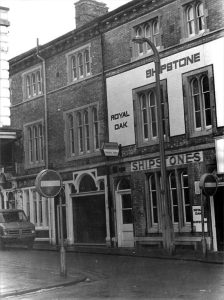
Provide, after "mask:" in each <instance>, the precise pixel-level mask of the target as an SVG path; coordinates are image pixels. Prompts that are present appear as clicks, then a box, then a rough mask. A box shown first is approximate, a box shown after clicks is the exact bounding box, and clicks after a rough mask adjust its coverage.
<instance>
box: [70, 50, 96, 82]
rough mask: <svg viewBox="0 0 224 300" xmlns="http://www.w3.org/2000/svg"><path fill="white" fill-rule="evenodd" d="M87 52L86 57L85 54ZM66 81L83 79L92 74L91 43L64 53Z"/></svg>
mask: <svg viewBox="0 0 224 300" xmlns="http://www.w3.org/2000/svg"><path fill="white" fill-rule="evenodd" d="M87 53H88V57H87V56H86V54H87ZM66 60H67V74H68V83H74V82H78V81H80V80H84V79H86V78H88V77H89V76H91V75H92V71H91V63H92V60H91V44H87V45H85V46H83V47H80V48H77V49H75V50H73V51H71V52H69V53H67V54H66Z"/></svg>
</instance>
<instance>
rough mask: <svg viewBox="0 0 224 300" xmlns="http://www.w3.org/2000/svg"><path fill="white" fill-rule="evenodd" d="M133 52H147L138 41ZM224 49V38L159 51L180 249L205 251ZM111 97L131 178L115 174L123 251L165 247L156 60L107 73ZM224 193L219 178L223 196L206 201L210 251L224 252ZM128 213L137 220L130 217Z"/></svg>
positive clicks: (115, 132) (114, 130) (114, 132)
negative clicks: (205, 187) (206, 188)
mask: <svg viewBox="0 0 224 300" xmlns="http://www.w3.org/2000/svg"><path fill="white" fill-rule="evenodd" d="M214 49H216V51H214ZM132 50H133V53H134V55H138V54H139V51H141V49H140V48H139V45H137V44H136V45H133V49H132ZM223 51H224V39H223V37H221V38H219V39H210V40H208V41H205V40H204V41H203V44H202V43H201V41H198V43H195V44H193V45H191V44H189V45H187V44H186V45H185V47H183V45H181V46H177V47H176V48H175V49H172V50H170V49H169V50H163V51H161V52H160V57H161V69H160V88H161V99H160V100H161V104H162V114H163V120H162V123H163V124H162V126H163V130H164V141H165V157H166V172H167V173H166V174H167V185H168V195H169V200H167V201H169V204H168V206H169V212H170V217H171V220H172V223H173V230H174V245H175V246H176V247H178V246H192V247H194V249H199V246H200V245H201V235H202V222H201V195H200V194H201V189H200V187H199V182H200V178H201V176H202V175H203V174H204V173H213V174H215V175H217V164H216V151H215V139H216V138H219V135H222V134H223V126H224V118H223V95H224V93H223V92H224V90H223V82H222V80H220V78H224V77H223V75H224V74H223V64H222V63H220V62H223V54H222V53H223ZM133 61H135V60H134V59H133ZM120 82H122V85H121V84H119V83H120ZM107 100H108V120H109V138H110V141H111V142H115V141H116V142H117V143H118V144H121V145H122V158H121V159H120V161H119V165H118V166H117V170H119V168H121V164H122V166H123V169H125V172H126V174H125V176H124V175H123V174H122V173H119V174H113V175H112V178H113V183H114V198H115V205H116V214H117V230H118V231H117V243H118V246H121V247H122V246H134V245H144V246H145V245H149V246H150V245H158V246H162V243H163V234H162V221H163V211H162V203H161V198H160V195H161V182H160V180H161V178H160V177H161V176H160V153H159V151H160V149H159V141H158V128H157V126H158V125H157V115H156V92H155V67H154V62H153V58H149V59H148V60H142V62H141V63H138V64H137V63H136V62H133V63H132V64H130V66H129V68H128V67H127V66H125V67H120V68H119V69H117V70H116V71H113V72H111V73H108V74H107ZM115 116H117V117H116V118H115ZM114 169H115V168H114ZM218 176H219V175H218ZM122 180H126V181H128V182H129V186H128V185H127V183H126V188H125V189H124V190H122V189H121V190H120V186H119V184H118V183H117V182H122ZM220 180H221V181H220ZM127 186H128V188H127ZM116 187H117V188H116ZM223 193H224V189H223V182H222V179H221V178H220V176H219V187H218V190H217V193H216V194H215V195H214V197H207V199H206V202H205V208H204V209H205V218H204V224H205V237H206V243H207V248H208V249H209V250H214V251H217V250H223V240H224V235H223V232H224V224H223V217H224V205H223V196H224V194H223ZM118 208H119V209H118ZM128 209H129V210H128ZM128 211H129V212H130V214H132V218H131V217H128ZM120 215H123V218H122V216H120ZM124 220H126V221H124ZM126 223H127V224H126Z"/></svg>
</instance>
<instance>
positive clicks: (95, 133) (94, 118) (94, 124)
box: [93, 107, 99, 149]
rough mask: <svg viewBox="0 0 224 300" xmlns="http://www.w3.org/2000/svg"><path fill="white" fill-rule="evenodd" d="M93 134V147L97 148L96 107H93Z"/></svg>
mask: <svg viewBox="0 0 224 300" xmlns="http://www.w3.org/2000/svg"><path fill="white" fill-rule="evenodd" d="M93 130H94V132H93V134H94V149H98V148H99V128H98V115H97V109H96V107H94V108H93Z"/></svg>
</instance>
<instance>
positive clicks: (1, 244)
mask: <svg viewBox="0 0 224 300" xmlns="http://www.w3.org/2000/svg"><path fill="white" fill-rule="evenodd" d="M4 249H5V244H4V242H3V240H2V239H1V238H0V250H4Z"/></svg>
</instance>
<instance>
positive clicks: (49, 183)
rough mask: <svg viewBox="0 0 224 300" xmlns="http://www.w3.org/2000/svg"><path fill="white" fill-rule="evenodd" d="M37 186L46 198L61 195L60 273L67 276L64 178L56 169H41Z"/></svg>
mask: <svg viewBox="0 0 224 300" xmlns="http://www.w3.org/2000/svg"><path fill="white" fill-rule="evenodd" d="M35 186H36V189H37V191H38V193H39V194H40V195H41V196H43V197H46V198H49V197H50V198H53V197H56V196H57V195H59V207H60V221H59V222H60V238H61V239H60V275H61V276H63V277H65V276H66V257H65V247H64V236H63V215H62V196H61V189H62V179H61V176H60V174H59V173H58V172H56V171H54V170H48V169H46V170H43V171H41V172H40V173H39V174H38V175H37V177H36V180H35Z"/></svg>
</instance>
